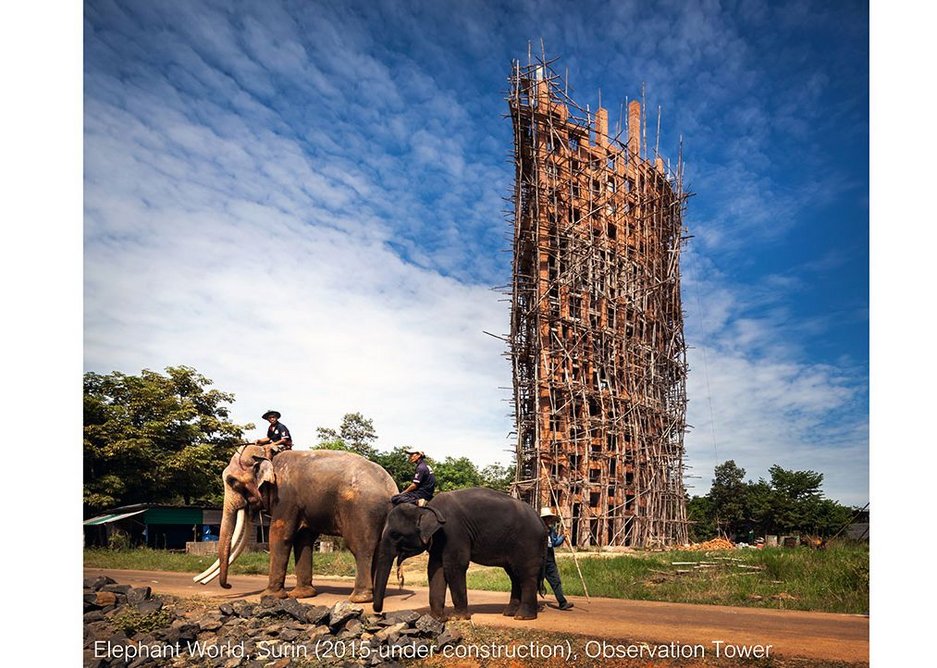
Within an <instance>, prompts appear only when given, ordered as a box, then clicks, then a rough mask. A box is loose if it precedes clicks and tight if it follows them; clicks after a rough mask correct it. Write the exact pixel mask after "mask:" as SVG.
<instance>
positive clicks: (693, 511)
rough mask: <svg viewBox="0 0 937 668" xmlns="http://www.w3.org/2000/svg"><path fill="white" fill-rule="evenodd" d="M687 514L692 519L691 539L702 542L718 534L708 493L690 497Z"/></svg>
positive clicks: (687, 503)
mask: <svg viewBox="0 0 937 668" xmlns="http://www.w3.org/2000/svg"><path fill="white" fill-rule="evenodd" d="M686 515H687V519H688V520H689V521H690V540H691V541H693V542H697V543H701V542H703V541H706V540H709V539H710V538H712V537H713V536H715V535H716V520H715V514H714V513H713V504H712V501H711V500H710V498H709V495H708V494H706V495H704V496H694V497H693V498H692V499H688V500H687V502H686Z"/></svg>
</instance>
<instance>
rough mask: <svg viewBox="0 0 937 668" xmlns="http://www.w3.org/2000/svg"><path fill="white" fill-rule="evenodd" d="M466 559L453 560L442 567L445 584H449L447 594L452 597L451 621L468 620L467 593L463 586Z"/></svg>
mask: <svg viewBox="0 0 937 668" xmlns="http://www.w3.org/2000/svg"><path fill="white" fill-rule="evenodd" d="M468 562H469V560H468V559H465V560H464V561H463V560H462V559H453V560H452V561H449V562H448V563H445V564H444V565H443V572H444V573H445V575H446V582H447V583H448V584H449V594H450V595H451V596H452V607H453V608H455V610H454V612H453V613H452V619H470V618H471V616H472V615H471V614H469V611H468V592H467V590H466V584H465V573H466V571H467V570H468Z"/></svg>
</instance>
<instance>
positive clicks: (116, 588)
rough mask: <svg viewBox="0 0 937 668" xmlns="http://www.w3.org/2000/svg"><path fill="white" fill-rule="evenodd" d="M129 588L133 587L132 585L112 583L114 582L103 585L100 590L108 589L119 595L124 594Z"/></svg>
mask: <svg viewBox="0 0 937 668" xmlns="http://www.w3.org/2000/svg"><path fill="white" fill-rule="evenodd" d="M131 589H133V587H131V586H130V585H122V584H116V583H114V584H106V585H104V586H103V587H101V589H100V591H109V592H113V593H115V594H120V595H121V596H126V595H127V592H129V591H130V590H131Z"/></svg>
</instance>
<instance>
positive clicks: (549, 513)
mask: <svg viewBox="0 0 937 668" xmlns="http://www.w3.org/2000/svg"><path fill="white" fill-rule="evenodd" d="M540 519H542V520H543V523H544V524H546V525H547V529H548V530H549V533H548V534H547V558H546V561H545V563H544V569H543V575H544V577H545V578H546V580H547V582H549V583H550V588H551V589H552V590H553V595H554V596H556V603H557V607H558V608H559V609H560V610H569V609H570V608H572V607H573V604H572V603H570V602H569V601H567V600H566V597H565V596H563V583H562V581H561V580H560V569H559V568H557V567H556V554H555V552H554V549H555V548H557V547H559V546H560V545H562V544H563V541H565V540H566V536H565V534H562V533H560V532H559V531H558V529H557V526H556V524H557V521H558V520H559V519H560V518H559V517H557V516H556V515H554V514H553V509H552V508H550V507H549V506H544V507H543V508H541V509H540ZM544 591H545V590H544Z"/></svg>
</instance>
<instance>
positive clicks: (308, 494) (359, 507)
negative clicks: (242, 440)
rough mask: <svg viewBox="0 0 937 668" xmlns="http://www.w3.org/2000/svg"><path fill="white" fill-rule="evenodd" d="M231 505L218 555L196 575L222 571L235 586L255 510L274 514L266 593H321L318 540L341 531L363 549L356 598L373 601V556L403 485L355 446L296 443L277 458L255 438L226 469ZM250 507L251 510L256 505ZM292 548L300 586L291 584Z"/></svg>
mask: <svg viewBox="0 0 937 668" xmlns="http://www.w3.org/2000/svg"><path fill="white" fill-rule="evenodd" d="M222 477H223V480H224V510H223V512H222V518H221V534H220V536H219V538H218V560H217V561H215V563H214V564H212V565H211V566H209V567H208V569H207V570H206V571H205V572H204V573H201V574H200V575H196V576H195V577H194V578H193V580H195V581H196V582H201V583H202V584H208V583H209V582H211V581H212V580H213V579H214V578H215V577H218V579H219V583H220V584H221V586H222V587H224V588H226V589H227V588H228V587H230V585H229V584H228V566H229V564H231V563H232V562H233V561H234V560H235V559H237V557H238V555H239V554H240V553H241V552H242V551H243V550H244V547H245V546H246V544H247V542H248V540H247V537H248V535H249V533H250V532H251V528H250V524H251V523H250V514H252V513H256V512H257V511H259V510H260V509H261V508H263V509H264V510H266V511H267V512H268V513H270V577H269V581H268V584H267V589H266V590H265V592H264V593H265V594H272V595H273V596H277V597H279V598H283V597H286V596H287V595H289V596H291V597H293V598H306V597H309V596H315V595H316V590H315V587H313V586H312V547H313V544H314V543H315V541H316V539H317V538H318V537H319V535H320V534H325V535H340V536H342V537H343V538H344V539H345V544H346V545H347V546H348V549H349V550H350V551H351V553H352V554H353V555H354V556H355V565H356V567H357V574H356V577H355V588H354V591H353V592H352V594H351V597H350V599H351V600H352V601H354V602H358V603H363V602H367V601H370V600H371V583H372V580H371V576H372V571H373V558H374V556H375V554H376V552H377V547H378V544H379V541H380V537H381V529H382V527H383V526H384V520H385V518H386V517H387V512H388V511H389V510H390V507H391V504H390V497H391V496H393V495H394V494H396V493H397V485H396V484H395V483H394V480H393V478H391V477H390V474H388V473H387V471H385V470H384V469H383V468H381V467H380V466H378V465H377V464H375V463H374V462H371V461H368V460H367V459H365V458H364V457H361V456H359V455H356V454H354V453H351V452H341V451H333V450H302V451H297V450H290V451H286V452H281V453H280V454H278V455H276V456H275V457H273V458H272V459H271V457H270V452H269V450H265V449H264V448H262V447H260V446H258V445H247V446H245V447H243V448H241V449H239V450H238V451H237V452H236V453H235V454H234V456H233V457H232V458H231V463H230V464H229V465H228V467H227V468H226V469H225V470H224V473H223V474H222ZM248 511H250V512H248ZM290 550H292V551H293V552H294V556H295V560H296V588H295V589H293V590H292V591H291V592H289V594H287V592H286V590H285V589H284V588H283V584H284V580H285V578H286V566H287V562H288V561H289V556H290Z"/></svg>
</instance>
